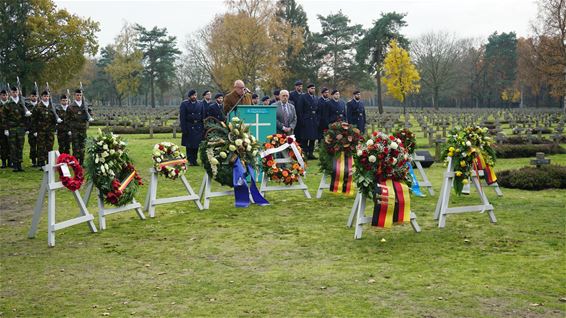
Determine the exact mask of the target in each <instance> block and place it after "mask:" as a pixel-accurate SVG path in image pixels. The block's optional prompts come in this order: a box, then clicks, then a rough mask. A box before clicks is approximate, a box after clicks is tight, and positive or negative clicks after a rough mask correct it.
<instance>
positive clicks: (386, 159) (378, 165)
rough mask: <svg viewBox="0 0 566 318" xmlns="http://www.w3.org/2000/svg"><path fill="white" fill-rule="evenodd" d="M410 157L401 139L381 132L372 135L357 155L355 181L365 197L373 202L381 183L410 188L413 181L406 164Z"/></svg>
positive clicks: (360, 145)
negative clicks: (372, 199)
mask: <svg viewBox="0 0 566 318" xmlns="http://www.w3.org/2000/svg"><path fill="white" fill-rule="evenodd" d="M410 161H411V157H410V156H409V153H408V151H407V149H405V147H404V145H403V143H402V141H401V139H399V138H395V137H394V136H390V135H387V134H385V133H382V132H373V133H372V134H371V135H370V136H369V137H368V139H367V140H366V142H365V143H360V144H359V145H358V147H357V150H356V154H355V155H354V167H355V168H356V170H355V172H354V179H355V181H356V184H357V185H358V188H359V189H360V190H361V191H363V193H364V194H365V195H366V196H368V197H372V198H373V192H374V189H375V187H376V186H377V184H378V183H380V182H383V181H385V180H388V179H390V180H393V181H398V182H404V183H406V184H407V185H408V186H409V187H410V186H411V183H412V179H411V176H410V175H409V167H408V166H407V162H410Z"/></svg>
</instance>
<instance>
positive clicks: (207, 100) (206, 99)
mask: <svg viewBox="0 0 566 318" xmlns="http://www.w3.org/2000/svg"><path fill="white" fill-rule="evenodd" d="M201 102H202V104H203V105H204V108H205V109H206V107H207V106H208V105H210V104H211V103H212V93H211V92H210V91H204V93H202V100H201Z"/></svg>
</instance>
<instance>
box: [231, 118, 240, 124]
mask: <svg viewBox="0 0 566 318" xmlns="http://www.w3.org/2000/svg"><path fill="white" fill-rule="evenodd" d="M232 121H233V122H235V123H237V122H239V121H240V118H238V117H232Z"/></svg>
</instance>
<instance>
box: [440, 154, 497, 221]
mask: <svg viewBox="0 0 566 318" xmlns="http://www.w3.org/2000/svg"><path fill="white" fill-rule="evenodd" d="M452 169H453V168H452V158H451V157H448V167H447V168H446V171H445V172H444V180H443V182H442V187H441V189H440V196H439V197H438V201H437V202H436V209H435V210H434V219H435V220H438V227H440V228H443V227H444V226H446V216H447V215H448V214H454V213H465V212H480V213H483V212H485V211H487V213H488V215H489V220H490V221H491V223H496V222H497V219H496V218H495V214H494V213H493V205H491V203H489V200H488V199H487V196H486V195H485V192H484V191H483V190H482V187H481V184H480V181H479V178H478V176H477V175H476V174H475V173H472V178H471V179H472V183H473V184H474V186H475V187H476V190H477V191H478V193H479V195H480V198H481V201H482V204H481V205H469V206H461V207H453V208H451V207H448V203H449V202H450V193H451V192H452V185H453V183H454V171H453V170H452Z"/></svg>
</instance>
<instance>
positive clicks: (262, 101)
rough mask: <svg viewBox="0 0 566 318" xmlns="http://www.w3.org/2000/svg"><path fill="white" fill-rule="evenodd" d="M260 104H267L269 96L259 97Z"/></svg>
mask: <svg viewBox="0 0 566 318" xmlns="http://www.w3.org/2000/svg"><path fill="white" fill-rule="evenodd" d="M261 104H262V105H264V106H269V104H270V100H269V96H263V97H262V98H261Z"/></svg>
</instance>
